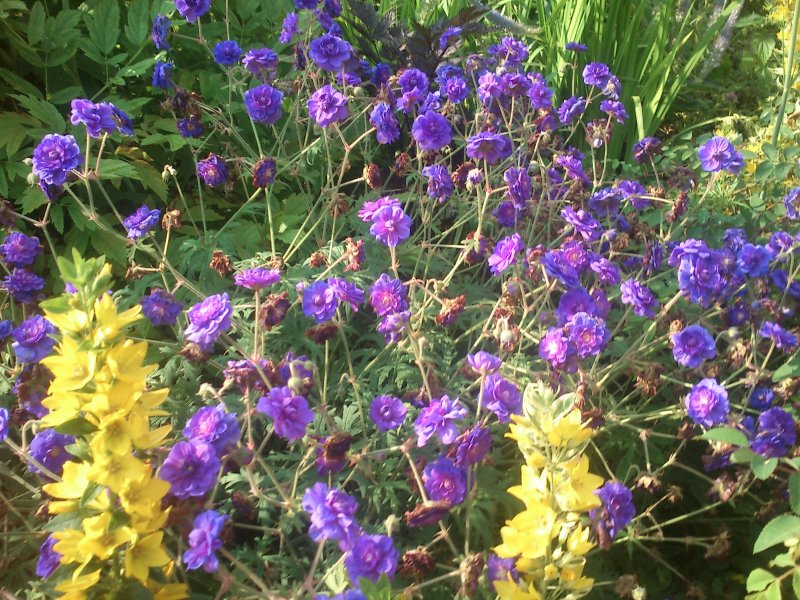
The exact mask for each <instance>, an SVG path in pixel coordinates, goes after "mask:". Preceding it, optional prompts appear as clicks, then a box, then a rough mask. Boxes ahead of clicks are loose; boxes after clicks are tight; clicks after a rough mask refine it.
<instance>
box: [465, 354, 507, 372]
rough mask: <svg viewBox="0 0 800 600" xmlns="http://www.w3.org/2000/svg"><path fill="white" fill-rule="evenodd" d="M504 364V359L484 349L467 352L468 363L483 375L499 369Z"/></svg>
mask: <svg viewBox="0 0 800 600" xmlns="http://www.w3.org/2000/svg"><path fill="white" fill-rule="evenodd" d="M502 364H503V361H502V360H500V359H499V358H497V357H496V356H495V355H494V354H489V353H488V352H484V351H483V350H479V351H478V352H476V353H475V354H467V365H469V366H470V367H472V369H473V370H474V371H475V372H476V373H477V374H478V375H481V376H483V377H485V376H486V375H491V374H492V373H496V372H497V371H499V370H500V366H501V365H502Z"/></svg>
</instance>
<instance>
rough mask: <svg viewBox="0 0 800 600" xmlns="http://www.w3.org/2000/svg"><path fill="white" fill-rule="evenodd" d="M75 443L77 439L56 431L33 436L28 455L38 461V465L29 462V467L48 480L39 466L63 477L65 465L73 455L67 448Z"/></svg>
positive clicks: (48, 430)
mask: <svg viewBox="0 0 800 600" xmlns="http://www.w3.org/2000/svg"><path fill="white" fill-rule="evenodd" d="M74 443H75V438H74V437H72V436H71V435H64V434H62V433H57V432H56V431H55V430H54V429H43V430H41V431H40V432H39V433H37V434H36V435H35V436H33V439H32V440H31V443H30V446H28V455H29V456H30V457H31V458H32V459H33V460H34V461H36V463H34V462H33V461H31V462H29V463H28V467H29V468H30V470H31V471H32V472H34V473H37V474H39V475H41V476H43V477H45V478H47V479H49V477H48V476H47V475H46V474H45V473H44V471H42V470H41V469H40V468H39V467H38V465H42V466H43V467H44V468H45V469H47V470H48V471H50V472H51V473H54V474H55V475H61V472H62V471H63V470H64V463H65V462H67V461H68V460H70V459H71V458H72V454H70V453H69V452H67V446H69V445H70V444H74Z"/></svg>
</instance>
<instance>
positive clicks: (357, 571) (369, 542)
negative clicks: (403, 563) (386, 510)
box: [344, 533, 400, 584]
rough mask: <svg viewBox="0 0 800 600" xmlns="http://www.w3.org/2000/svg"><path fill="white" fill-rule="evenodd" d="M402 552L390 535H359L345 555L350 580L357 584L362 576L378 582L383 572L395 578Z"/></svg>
mask: <svg viewBox="0 0 800 600" xmlns="http://www.w3.org/2000/svg"><path fill="white" fill-rule="evenodd" d="M399 558H400V553H399V552H398V551H397V549H396V548H395V547H394V544H393V543H392V538H390V537H389V536H388V535H368V534H366V533H364V534H361V535H360V536H358V537H357V538H356V539H355V541H354V543H353V547H352V548H351V549H350V550H349V551H348V552H347V554H345V556H344V566H345V568H346V569H347V575H348V576H349V577H350V580H351V581H352V582H353V583H354V584H357V583H358V580H359V578H360V577H364V578H365V579H369V580H370V581H373V582H376V581H378V579H380V577H381V575H382V574H384V573H385V574H386V576H387V577H388V578H389V579H394V574H395V571H397V561H398V560H399Z"/></svg>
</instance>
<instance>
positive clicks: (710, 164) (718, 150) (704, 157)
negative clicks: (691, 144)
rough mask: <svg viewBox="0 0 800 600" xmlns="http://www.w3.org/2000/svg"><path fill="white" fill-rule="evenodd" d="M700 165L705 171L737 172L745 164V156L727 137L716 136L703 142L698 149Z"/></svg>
mask: <svg viewBox="0 0 800 600" xmlns="http://www.w3.org/2000/svg"><path fill="white" fill-rule="evenodd" d="M697 156H698V158H700V166H701V167H703V170H704V171H708V172H709V173H714V172H716V171H722V170H725V171H728V172H729V173H733V174H736V173H738V172H739V171H741V170H742V167H743V166H744V158H742V155H741V154H739V153H738V152H737V151H736V149H735V148H734V147H733V144H731V143H730V141H728V140H727V139H726V138H724V137H722V136H715V137H712V138H711V139H710V140H708V141H707V142H706V143H705V144H703V145H702V146H701V147H700V149H699V150H698V151H697Z"/></svg>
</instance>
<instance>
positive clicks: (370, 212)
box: [358, 196, 400, 223]
mask: <svg viewBox="0 0 800 600" xmlns="http://www.w3.org/2000/svg"><path fill="white" fill-rule="evenodd" d="M384 206H400V200H398V199H397V198H393V197H391V196H382V197H380V198H378V199H377V200H373V201H369V200H367V201H365V202H364V204H363V205H362V207H361V210H359V211H358V218H359V219H361V220H362V221H364V223H371V222H372V220H373V218H374V217H375V213H377V212H378V211H379V210H380V209H381V208H383V207H384Z"/></svg>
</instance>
